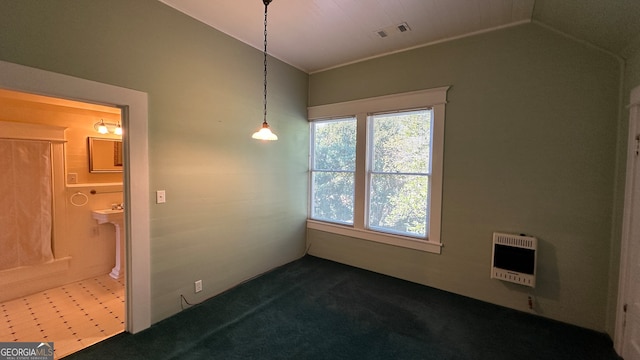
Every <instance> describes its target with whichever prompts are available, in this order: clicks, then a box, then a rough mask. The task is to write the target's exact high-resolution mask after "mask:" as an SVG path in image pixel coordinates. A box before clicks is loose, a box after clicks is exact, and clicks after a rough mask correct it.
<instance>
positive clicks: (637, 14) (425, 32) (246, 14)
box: [160, 0, 640, 73]
mask: <svg viewBox="0 0 640 360" xmlns="http://www.w3.org/2000/svg"><path fill="white" fill-rule="evenodd" d="M160 1H162V2H163V3H165V4H167V5H169V6H171V7H173V8H175V9H177V10H178V11H181V12H183V13H185V14H187V15H189V16H191V17H193V18H195V19H197V20H199V21H201V22H203V23H205V24H207V25H209V26H211V27H213V28H216V29H218V30H220V31H222V32H224V33H226V34H228V35H230V36H232V37H234V38H236V39H238V40H240V41H242V42H244V43H247V44H249V45H251V46H253V47H255V48H257V49H260V50H262V49H263V41H264V33H263V32H264V4H263V2H262V0H160ZM527 22H536V23H539V24H541V25H543V26H546V27H549V28H552V29H554V30H557V31H559V32H562V33H564V34H567V35H569V36H571V37H574V38H576V39H578V40H580V41H585V42H587V43H590V44H592V45H595V46H597V47H599V48H601V49H603V50H605V51H607V52H610V53H611V54H612V55H615V56H618V57H622V58H624V57H625V56H627V52H628V51H629V50H628V49H629V48H630V47H631V46H632V45H634V44H637V43H639V42H640V1H639V0H273V1H272V2H271V4H270V5H269V6H268V52H269V54H270V55H272V56H274V57H276V58H278V59H280V60H282V61H284V62H286V63H288V64H290V65H293V66H295V67H297V68H299V69H301V70H303V71H306V72H309V73H312V72H316V71H320V70H323V69H328V68H332V67H336V66H340V65H344V64H348V63H352V62H357V61H361V60H364V59H367V58H372V57H377V56H381V55H385V54H389V53H393V52H398V51H403V50H407V49H410V48H414V47H420V46H425V45H428V44H434V43H438V42H442V41H448V40H452V39H455V38H459V37H463V36H468V35H473V34H476V33H481V32H485V31H491V30H495V29H499V28H502V27H508V26H514V25H518V24H522V23H527ZM402 26H404V29H405V30H407V31H400V30H401V27H402ZM381 32H384V34H383V35H385V34H386V36H381Z"/></svg>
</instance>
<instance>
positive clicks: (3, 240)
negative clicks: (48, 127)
mask: <svg viewBox="0 0 640 360" xmlns="http://www.w3.org/2000/svg"><path fill="white" fill-rule="evenodd" d="M0 169H1V170H0V209H1V210H0V270H5V269H10V268H15V267H19V266H28V265H36V264H40V263H44V262H47V261H51V260H53V254H52V251H51V226H52V195H51V176H52V174H51V144H50V143H49V142H47V141H31V140H15V139H0Z"/></svg>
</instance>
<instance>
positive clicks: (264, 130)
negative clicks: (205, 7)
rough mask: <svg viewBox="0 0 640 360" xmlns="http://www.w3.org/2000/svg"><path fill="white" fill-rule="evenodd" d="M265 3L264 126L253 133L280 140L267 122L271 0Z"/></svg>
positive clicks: (255, 136)
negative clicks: (268, 9) (268, 24)
mask: <svg viewBox="0 0 640 360" xmlns="http://www.w3.org/2000/svg"><path fill="white" fill-rule="evenodd" d="M262 2H263V3H264V52H263V55H264V102H263V103H264V120H263V121H262V127H261V128H260V130H258V131H256V132H255V133H253V135H251V137H252V138H254V139H258V140H278V136H277V135H276V134H274V133H272V132H271V129H269V124H268V123H267V7H268V6H269V3H271V0H262Z"/></svg>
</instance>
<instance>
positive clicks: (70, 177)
mask: <svg viewBox="0 0 640 360" xmlns="http://www.w3.org/2000/svg"><path fill="white" fill-rule="evenodd" d="M77 183H78V174H77V173H68V174H67V184H77Z"/></svg>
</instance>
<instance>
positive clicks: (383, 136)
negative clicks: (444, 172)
mask: <svg viewBox="0 0 640 360" xmlns="http://www.w3.org/2000/svg"><path fill="white" fill-rule="evenodd" d="M371 129H372V131H373V135H372V140H373V141H372V146H373V149H372V158H371V160H372V169H373V171H375V172H387V173H395V172H403V173H423V174H428V173H429V169H430V165H429V154H430V148H429V147H430V146H431V110H422V111H411V112H405V113H394V114H381V115H375V116H372V117H371Z"/></svg>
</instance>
